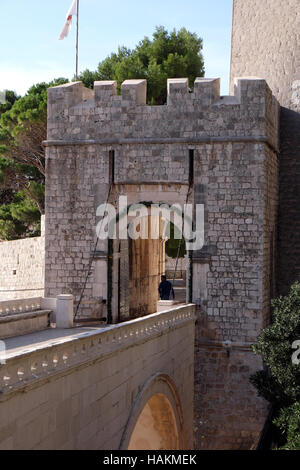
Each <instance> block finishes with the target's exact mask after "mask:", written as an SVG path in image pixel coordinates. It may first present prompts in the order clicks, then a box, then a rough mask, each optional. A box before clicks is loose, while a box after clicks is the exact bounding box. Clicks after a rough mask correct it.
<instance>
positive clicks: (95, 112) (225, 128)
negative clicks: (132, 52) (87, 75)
mask: <svg viewBox="0 0 300 470" xmlns="http://www.w3.org/2000/svg"><path fill="white" fill-rule="evenodd" d="M167 90H168V92H167V104H166V105H163V106H148V105H147V104H146V99H147V81H146V80H143V79H137V80H126V81H125V82H123V84H122V86H121V95H118V94H117V82H116V81H113V80H111V81H98V82H95V83H94V90H90V89H87V88H85V87H84V85H83V84H82V82H75V83H71V84H66V85H61V86H58V87H53V88H50V89H49V92H48V93H49V107H48V140H61V139H69V140H75V141H78V140H99V139H116V138H119V139H120V138H125V139H126V138H129V139H130V138H159V137H161V138H183V137H184V138H188V137H190V136H193V137H194V138H201V137H202V136H210V137H213V136H221V135H224V136H227V137H230V136H232V137H239V136H246V135H251V136H253V135H259V136H267V132H268V133H269V134H270V133H271V134H272V128H273V130H274V129H277V125H278V123H277V121H276V115H277V114H278V113H277V112H276V110H277V109H278V105H277V103H276V100H275V98H274V97H273V96H272V93H271V91H270V89H269V87H268V85H267V84H266V82H265V80H262V79H259V78H238V79H236V81H235V90H234V95H232V96H220V79H218V78H217V79H209V78H197V79H196V80H195V83H194V89H193V91H191V90H190V89H189V84H188V79H187V78H176V79H169V80H168V83H167ZM270 103H271V105H270ZM266 123H268V125H267V126H266Z"/></svg>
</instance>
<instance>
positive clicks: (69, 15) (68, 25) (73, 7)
mask: <svg viewBox="0 0 300 470" xmlns="http://www.w3.org/2000/svg"><path fill="white" fill-rule="evenodd" d="M74 15H77V0H73V2H72V5H71V6H70V9H69V11H68V13H67V20H66V23H65V25H64V27H63V30H62V32H61V33H60V36H59V39H60V40H61V39H64V38H66V37H67V36H68V34H69V31H70V29H71V25H72V18H73V16H74Z"/></svg>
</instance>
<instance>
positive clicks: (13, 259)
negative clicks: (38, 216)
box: [0, 217, 45, 301]
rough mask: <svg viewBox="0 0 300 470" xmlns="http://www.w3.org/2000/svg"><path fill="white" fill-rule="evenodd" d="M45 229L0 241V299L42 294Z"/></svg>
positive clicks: (24, 297)
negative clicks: (37, 232) (19, 237)
mask: <svg viewBox="0 0 300 470" xmlns="http://www.w3.org/2000/svg"><path fill="white" fill-rule="evenodd" d="M44 265H45V233H44V217H42V236H41V237H35V238H26V239H23V240H14V241H8V242H0V301H1V300H13V299H26V298H31V297H42V296H44Z"/></svg>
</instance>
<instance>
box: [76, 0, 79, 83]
mask: <svg viewBox="0 0 300 470" xmlns="http://www.w3.org/2000/svg"><path fill="white" fill-rule="evenodd" d="M78 31H79V0H77V28H76V80H78V39H79V35H78Z"/></svg>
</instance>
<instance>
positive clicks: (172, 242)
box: [166, 222, 186, 259]
mask: <svg viewBox="0 0 300 470" xmlns="http://www.w3.org/2000/svg"><path fill="white" fill-rule="evenodd" d="M169 224H170V238H169V239H168V241H167V242H166V254H167V255H168V256H169V257H170V258H173V259H176V258H177V255H178V248H179V245H180V250H179V258H184V255H185V254H186V251H185V240H184V238H182V239H181V240H180V239H178V236H179V234H178V228H177V227H175V225H174V224H173V223H172V222H169ZM175 237H176V238H175Z"/></svg>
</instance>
